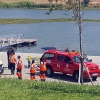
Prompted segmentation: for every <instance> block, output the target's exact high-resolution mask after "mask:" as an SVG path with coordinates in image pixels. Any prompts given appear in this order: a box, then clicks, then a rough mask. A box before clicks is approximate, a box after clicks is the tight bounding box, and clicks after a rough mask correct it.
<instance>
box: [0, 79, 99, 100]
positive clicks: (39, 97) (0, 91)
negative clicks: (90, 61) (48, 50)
mask: <svg viewBox="0 0 100 100" xmlns="http://www.w3.org/2000/svg"><path fill="white" fill-rule="evenodd" d="M0 100H100V89H99V86H82V85H75V84H68V83H63V82H40V81H31V80H18V79H6V78H4V79H0Z"/></svg>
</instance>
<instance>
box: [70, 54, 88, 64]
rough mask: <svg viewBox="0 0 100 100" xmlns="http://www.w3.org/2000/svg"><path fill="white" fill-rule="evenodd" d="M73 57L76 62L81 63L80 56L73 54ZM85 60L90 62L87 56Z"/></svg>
mask: <svg viewBox="0 0 100 100" xmlns="http://www.w3.org/2000/svg"><path fill="white" fill-rule="evenodd" d="M72 58H73V60H74V62H76V63H80V56H73V57H72ZM84 62H89V60H88V58H85V59H84Z"/></svg>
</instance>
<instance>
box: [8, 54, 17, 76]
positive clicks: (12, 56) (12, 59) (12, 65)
mask: <svg viewBox="0 0 100 100" xmlns="http://www.w3.org/2000/svg"><path fill="white" fill-rule="evenodd" d="M9 64H10V70H11V74H13V75H14V72H15V64H16V57H15V54H14V53H11V54H10V56H9Z"/></svg>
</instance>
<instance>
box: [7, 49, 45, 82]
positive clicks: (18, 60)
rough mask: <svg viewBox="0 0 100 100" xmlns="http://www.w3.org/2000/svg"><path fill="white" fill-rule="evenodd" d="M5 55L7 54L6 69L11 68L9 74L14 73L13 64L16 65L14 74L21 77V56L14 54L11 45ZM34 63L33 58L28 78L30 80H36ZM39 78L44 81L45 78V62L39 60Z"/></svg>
mask: <svg viewBox="0 0 100 100" xmlns="http://www.w3.org/2000/svg"><path fill="white" fill-rule="evenodd" d="M7 56H8V69H9V70H11V74H12V75H14V73H15V66H16V65H17V67H16V75H17V76H18V79H22V69H23V62H22V59H21V56H17V58H16V56H15V51H14V48H13V47H11V48H10V49H9V50H8V51H7ZM36 67H37V66H36V64H35V60H32V63H31V65H30V79H31V80H36V76H35V75H36ZM39 70H40V75H39V77H40V80H41V81H45V80H46V63H45V62H41V63H40V67H39Z"/></svg>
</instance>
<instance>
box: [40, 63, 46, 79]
mask: <svg viewBox="0 0 100 100" xmlns="http://www.w3.org/2000/svg"><path fill="white" fill-rule="evenodd" d="M40 79H41V81H45V80H46V63H45V62H41V63H40Z"/></svg>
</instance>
